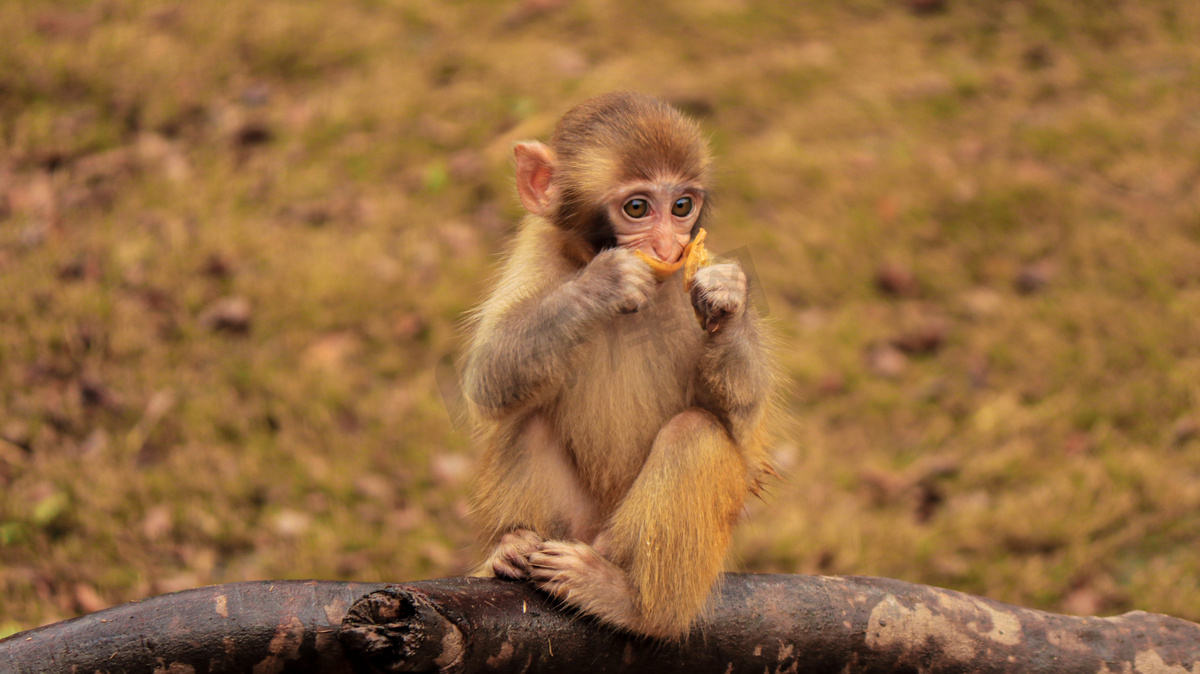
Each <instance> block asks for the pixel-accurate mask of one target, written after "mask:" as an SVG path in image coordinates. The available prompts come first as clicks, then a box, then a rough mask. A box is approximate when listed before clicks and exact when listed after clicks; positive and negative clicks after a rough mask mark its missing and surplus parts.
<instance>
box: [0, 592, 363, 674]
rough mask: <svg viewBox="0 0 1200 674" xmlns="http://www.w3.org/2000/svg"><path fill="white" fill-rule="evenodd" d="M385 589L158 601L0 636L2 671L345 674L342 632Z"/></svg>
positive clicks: (201, 595) (176, 596) (195, 595)
mask: <svg viewBox="0 0 1200 674" xmlns="http://www.w3.org/2000/svg"><path fill="white" fill-rule="evenodd" d="M384 587H387V586H386V585H385V584H383V583H340V582H331V581H302V580H292V581H256V582H248V583H230V584H228V585H214V586H212V587H202V588H198V589H195V590H185V591H183V592H175V593H172V594H164V595H159V596H157V597H151V598H150V599H144V600H142V601H135V602H129V603H128V604H122V605H120V606H114V607H112V608H109V609H105V610H103V611H97V612H96V613H90V614H88V615H85V616H80V617H78V618H74V619H72V620H64V621H63V622H59V623H54V624H52V625H46V626H45V627H39V628H37V629H34V630H30V631H28V632H21V633H19V634H14V635H13V636H11V637H8V638H7V639H2V640H0V673H3V674H59V673H60V672H61V673H63V674H71V673H75V672H78V673H79V674H85V673H86V674H93V673H102V674H135V673H141V672H145V673H146V674H202V673H205V672H207V673H209V674H217V673H218V672H221V673H224V674H234V673H237V672H246V673H247V674H284V673H285V672H330V673H331V674H339V673H348V672H352V671H353V670H352V669H351V668H350V666H349V664H348V663H347V659H346V656H345V653H344V652H343V650H342V647H341V644H340V643H339V642H338V625H339V624H340V623H341V620H342V618H343V617H344V616H345V615H346V610H347V609H348V608H349V607H350V605H351V604H353V603H354V602H355V600H357V599H358V598H360V597H362V596H363V595H364V594H366V593H368V592H372V591H375V590H378V589H381V588H384Z"/></svg>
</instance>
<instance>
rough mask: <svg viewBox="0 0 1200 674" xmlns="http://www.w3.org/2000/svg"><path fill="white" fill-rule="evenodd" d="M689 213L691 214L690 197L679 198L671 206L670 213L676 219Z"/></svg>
mask: <svg viewBox="0 0 1200 674" xmlns="http://www.w3.org/2000/svg"><path fill="white" fill-rule="evenodd" d="M691 212H692V198H691V197H680V198H678V199H676V200H675V205H674V206H671V213H672V214H673V215H674V216H675V217H677V218H682V217H684V216H686V215H687V214H688V213H691Z"/></svg>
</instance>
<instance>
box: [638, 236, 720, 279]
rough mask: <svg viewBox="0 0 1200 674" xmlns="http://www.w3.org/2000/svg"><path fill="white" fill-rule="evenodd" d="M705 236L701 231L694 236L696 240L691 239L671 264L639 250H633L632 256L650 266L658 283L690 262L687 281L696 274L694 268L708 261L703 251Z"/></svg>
mask: <svg viewBox="0 0 1200 674" xmlns="http://www.w3.org/2000/svg"><path fill="white" fill-rule="evenodd" d="M705 234H706V232H705V231H704V230H703V229H701V230H700V232H699V233H698V234H697V235H696V238H694V239H692V242H691V243H689V244H688V245H687V246H685V247H684V249H683V250H682V251H680V252H679V255H678V256H677V258H676V259H675V260H673V261H671V262H666V261H663V260H659V259H657V258H654V257H651V256H650V255H647V254H646V253H645V251H641V250H635V251H633V254H634V255H637V256H638V257H639V258H641V259H642V260H643V261H644V262H645V263H646V264H648V265H650V270H651V271H653V272H654V276H655V278H657V279H658V280H659V281H663V280H665V279H666V278H667V277H668V276H670V275H671V274H674V273H675V272H677V271H679V270H680V269H681V268H683V266H684V265H685V264H687V263H688V262H691V263H692V264H691V265H689V268H690V272H689V273H688V279H689V280H690V279H691V276H692V275H693V274H695V273H696V268H699V267H700V266H702V265H703V264H704V262H706V261H707V259H708V255H707V254H706V253H705V251H704V235H705ZM701 256H703V260H702V259H701Z"/></svg>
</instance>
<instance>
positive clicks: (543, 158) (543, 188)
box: [513, 141, 555, 216]
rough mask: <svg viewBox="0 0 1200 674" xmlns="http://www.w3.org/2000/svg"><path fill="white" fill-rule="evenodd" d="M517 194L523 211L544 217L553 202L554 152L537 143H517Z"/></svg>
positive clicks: (515, 150) (515, 151)
mask: <svg viewBox="0 0 1200 674" xmlns="http://www.w3.org/2000/svg"><path fill="white" fill-rule="evenodd" d="M513 153H514V154H515V155H516V157H517V194H518V195H520V197H521V203H522V204H524V205H525V209H526V210H528V211H529V212H530V213H533V214H534V215H540V216H545V215H547V214H548V213H549V210H550V205H551V204H552V203H553V201H554V196H555V195H554V187H553V184H552V183H553V181H552V180H551V179H552V178H553V177H554V150H551V149H550V148H549V147H546V146H545V145H543V144H542V143H539V142H537V141H530V142H528V143H517V146H516V147H515V148H514V149H513Z"/></svg>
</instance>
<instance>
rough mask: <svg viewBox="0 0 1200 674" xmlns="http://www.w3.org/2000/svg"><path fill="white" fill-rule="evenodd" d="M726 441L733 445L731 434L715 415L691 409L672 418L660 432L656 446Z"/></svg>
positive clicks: (706, 411) (701, 409) (695, 408)
mask: <svg viewBox="0 0 1200 674" xmlns="http://www.w3.org/2000/svg"><path fill="white" fill-rule="evenodd" d="M722 440H724V441H726V442H728V443H729V444H733V440H732V438H730V437H729V432H728V431H727V430H725V426H724V425H722V424H721V420H720V419H718V418H717V417H716V415H715V414H713V413H712V412H709V411H708V410H706V409H703V408H700V407H689V408H687V409H686V410H684V411H682V412H680V413H679V414H676V415H675V416H673V417H671V419H670V420H669V421H667V423H666V424H665V425H664V426H663V427H662V428H661V429H659V431H658V436H657V437H656V438H655V444H659V443H669V444H672V445H675V444H684V445H694V444H696V443H698V442H714V441H715V442H720V441H722Z"/></svg>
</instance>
